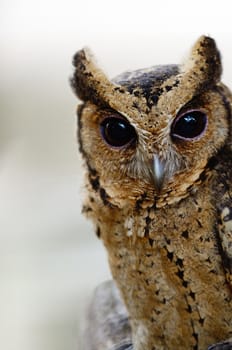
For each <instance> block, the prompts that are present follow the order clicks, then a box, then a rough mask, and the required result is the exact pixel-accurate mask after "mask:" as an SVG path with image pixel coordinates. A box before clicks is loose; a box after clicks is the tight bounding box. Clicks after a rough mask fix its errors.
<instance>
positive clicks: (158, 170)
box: [152, 154, 165, 191]
mask: <svg viewBox="0 0 232 350" xmlns="http://www.w3.org/2000/svg"><path fill="white" fill-rule="evenodd" d="M152 175H153V180H154V185H155V187H156V189H157V190H158V191H161V189H162V187H163V184H164V178H165V163H164V161H162V160H161V159H160V158H159V157H158V156H157V155H156V154H155V155H154V156H153V167H152Z"/></svg>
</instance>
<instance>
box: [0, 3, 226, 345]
mask: <svg viewBox="0 0 232 350" xmlns="http://www.w3.org/2000/svg"><path fill="white" fill-rule="evenodd" d="M230 7H231V4H230V1H228V0H221V1H220V2H218V1H217V2H213V1H211V0H208V1H196V0H195V1H191V2H188V1H186V0H185V1H178V0H177V1H171V0H170V1H168V0H163V1H155V0H154V1H147V0H143V1H135V0H133V1H125V0H124V1H123V0H118V1H106V0H105V1H103V0H102V1H100V0H99V1H90V0H85V1H83V2H81V1H77V0H76V1H72V0H67V1H58V0H56V1H55V0H50V1H46V0H40V1H33V0H31V1H30V0H22V1H17V0H3V1H1V2H0V136H1V137H0V349H2V350H16V349H17V350H78V349H79V345H78V337H79V331H80V328H81V326H82V325H83V311H84V310H85V308H86V303H87V300H88V298H89V296H90V295H91V292H92V290H93V288H94V286H95V285H96V284H97V283H99V282H100V281H102V280H104V279H107V278H109V272H108V267H107V259H106V255H105V252H104V249H103V247H102V245H101V242H100V241H98V240H97V239H96V237H95V235H94V234H93V233H92V226H91V224H89V223H87V221H86V220H85V219H84V218H82V216H81V215H80V210H81V197H82V196H83V192H82V189H81V181H82V174H83V171H82V169H81V160H80V157H79V155H78V148H77V146H76V135H75V134H76V117H75V109H76V103H77V101H76V98H75V97H74V95H73V94H72V92H71V90H70V88H69V84H68V77H69V76H70V75H71V74H72V66H71V58H72V56H73V54H74V53H75V51H77V50H78V49H80V48H81V47H82V46H85V45H88V46H90V47H91V48H92V49H93V50H94V51H95V53H96V55H97V57H98V60H99V62H100V64H101V65H102V66H104V68H105V70H106V71H107V72H108V74H109V75H110V76H114V75H116V74H117V73H119V72H121V71H124V70H126V69H133V68H139V67H145V66H150V65H154V64H162V63H177V62H179V61H181V60H183V59H184V57H186V55H187V53H188V50H189V48H190V46H191V45H192V44H193V42H194V41H195V40H196V38H197V37H198V36H199V35H201V34H210V35H211V36H213V37H215V39H216V40H217V42H218V46H219V48H220V50H221V52H222V55H223V62H224V81H225V82H226V83H228V85H230V86H232V68H231V61H232V43H231V34H232V25H231V8H230Z"/></svg>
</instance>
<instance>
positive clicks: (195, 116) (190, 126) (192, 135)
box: [171, 110, 207, 140]
mask: <svg viewBox="0 0 232 350" xmlns="http://www.w3.org/2000/svg"><path fill="white" fill-rule="evenodd" d="M206 126H207V115H206V114H205V113H204V112H202V111H200V110H190V111H188V112H185V113H184V114H181V115H180V116H178V117H177V118H176V119H175V120H174V122H173V124H172V128H171V136H172V137H174V138H178V139H182V140H194V139H197V138H199V137H200V136H201V135H202V134H203V133H204V131H205V129H206Z"/></svg>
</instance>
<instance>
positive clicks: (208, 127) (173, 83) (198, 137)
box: [73, 37, 228, 207]
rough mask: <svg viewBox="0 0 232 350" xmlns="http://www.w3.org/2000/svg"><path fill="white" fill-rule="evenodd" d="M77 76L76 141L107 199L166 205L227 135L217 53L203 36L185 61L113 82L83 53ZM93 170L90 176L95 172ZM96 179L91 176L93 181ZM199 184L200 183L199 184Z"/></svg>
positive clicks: (197, 178) (198, 174)
mask: <svg viewBox="0 0 232 350" xmlns="http://www.w3.org/2000/svg"><path fill="white" fill-rule="evenodd" d="M75 65H76V66H77V70H76V72H75V76H74V79H73V85H74V88H75V90H76V92H77V94H78V96H79V97H80V98H81V99H83V100H84V102H85V103H84V105H83V106H82V107H81V108H80V109H79V141H80V148H81V151H82V153H83V155H84V158H85V159H86V162H87V166H88V168H89V173H90V184H91V185H92V187H93V188H94V186H96V187H98V189H97V190H99V188H102V189H103V188H104V193H105V196H107V200H108V201H109V203H111V204H113V205H117V206H119V207H122V206H124V205H128V204H130V205H135V203H138V200H139V199H140V198H141V199H142V198H144V197H146V201H145V202H146V204H144V205H153V204H154V203H155V204H156V205H157V207H159V206H160V207H161V206H163V205H166V204H171V203H173V202H176V201H178V200H180V199H182V198H184V197H186V196H187V195H188V193H189V192H190V189H192V188H193V187H194V188H196V186H198V184H200V183H201V181H202V178H203V176H202V174H203V171H205V168H207V164H209V166H210V160H211V159H212V157H213V156H214V155H215V154H216V153H217V152H218V150H219V149H220V148H221V147H223V145H224V143H225V140H226V139H227V137H228V109H227V107H226V103H225V99H226V96H225V93H224V88H223V86H222V85H221V84H220V81H219V80H220V74H221V65H220V57H219V53H218V51H217V49H216V47H215V43H214V41H213V40H212V39H210V38H207V37H202V38H200V39H199V41H198V42H197V43H196V45H195V47H194V48H193V50H192V53H191V56H190V58H189V60H188V62H187V63H186V64H185V65H184V66H175V65H169V66H158V67H152V68H151V69H146V70H139V71H135V72H132V73H125V74H123V75H121V76H119V77H117V78H116V79H115V80H114V81H112V82H111V81H109V80H108V79H107V78H106V76H105V75H104V73H103V72H102V71H100V70H99V69H98V68H96V66H95V65H94V63H93V62H92V60H91V59H90V58H89V57H88V52H87V51H81V52H80V53H78V55H77V56H76V58H75ZM91 174H92V175H91ZM91 179H92V180H91ZM194 185H196V186H194Z"/></svg>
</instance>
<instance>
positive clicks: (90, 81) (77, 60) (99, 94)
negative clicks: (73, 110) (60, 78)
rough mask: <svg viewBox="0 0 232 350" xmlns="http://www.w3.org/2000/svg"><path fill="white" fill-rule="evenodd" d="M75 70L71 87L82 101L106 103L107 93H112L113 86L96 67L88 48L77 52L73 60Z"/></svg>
mask: <svg viewBox="0 0 232 350" xmlns="http://www.w3.org/2000/svg"><path fill="white" fill-rule="evenodd" d="M73 65H74V67H75V68H76V69H75V71H74V74H73V77H72V78H71V86H72V88H73V90H74V92H75V94H76V95H77V96H78V97H79V98H80V99H81V100H82V101H88V100H90V101H92V102H94V103H97V104H98V103H101V102H107V92H108V93H109V92H110V91H113V89H114V87H115V85H114V84H113V83H112V82H111V81H110V80H109V79H108V78H107V76H106V75H105V73H104V72H103V71H102V70H101V69H100V68H99V67H98V66H97V64H96V63H95V59H94V56H93V54H92V53H91V51H90V50H89V49H88V48H84V49H82V50H80V51H78V52H77V53H76V54H75V56H74V58H73Z"/></svg>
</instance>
